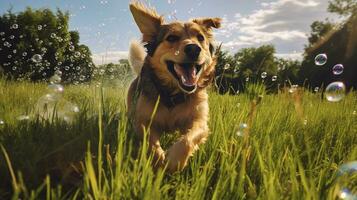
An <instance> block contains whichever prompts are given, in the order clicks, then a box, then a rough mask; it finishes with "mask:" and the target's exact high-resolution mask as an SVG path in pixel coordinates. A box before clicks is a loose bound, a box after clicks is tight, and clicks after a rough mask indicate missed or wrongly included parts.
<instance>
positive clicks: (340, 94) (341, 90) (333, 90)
mask: <svg viewBox="0 0 357 200" xmlns="http://www.w3.org/2000/svg"><path fill="white" fill-rule="evenodd" d="M345 92H346V86H345V84H344V83H343V82H339V81H337V82H332V83H330V84H329V85H328V86H327V87H326V90H325V96H326V99H327V100H328V101H330V102H338V101H341V100H342V99H343V98H344V97H345Z"/></svg>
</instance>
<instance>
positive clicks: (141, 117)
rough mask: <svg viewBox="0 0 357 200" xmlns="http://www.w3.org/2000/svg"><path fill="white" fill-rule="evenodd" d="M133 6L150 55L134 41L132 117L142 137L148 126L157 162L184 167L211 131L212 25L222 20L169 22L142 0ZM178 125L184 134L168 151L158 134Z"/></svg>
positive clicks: (174, 169) (161, 164)
mask: <svg viewBox="0 0 357 200" xmlns="http://www.w3.org/2000/svg"><path fill="white" fill-rule="evenodd" d="M130 11H131V13H132V14H133V17H134V20H135V22H136V24H137V25H138V27H139V29H140V31H141V33H142V34H143V38H142V42H143V43H144V44H145V47H146V50H147V55H145V54H146V53H145V51H144V48H143V47H142V46H141V45H140V44H138V43H132V44H131V47H130V55H129V61H130V63H131V65H132V67H133V68H134V71H135V72H136V73H137V74H138V77H137V78H136V79H135V80H134V81H133V82H132V83H131V86H130V88H129V92H128V99H127V104H128V114H129V119H130V120H131V122H132V124H133V127H134V129H135V131H136V132H137V133H138V134H139V135H140V136H141V137H142V136H143V134H144V130H145V129H147V128H148V127H149V126H150V131H149V136H148V138H149V139H148V140H149V146H150V149H151V150H152V151H153V152H154V159H155V163H156V166H163V165H165V164H167V166H168V170H169V171H170V172H174V171H177V170H181V169H183V168H184V167H185V166H186V164H187V161H188V159H189V157H190V156H191V155H192V154H193V152H194V151H195V150H196V149H198V145H199V144H200V143H202V142H204V141H205V140H206V138H207V136H208V134H209V129H208V126H207V122H208V95H207V92H206V87H207V85H208V84H209V83H210V82H211V81H212V79H213V77H214V69H215V68H214V67H215V64H216V58H215V56H214V52H213V51H214V49H213V44H212V43H213V36H212V28H219V27H220V24H221V23H220V22H221V19H219V18H200V19H193V20H191V21H189V22H185V23H181V22H173V23H168V24H167V23H165V22H164V19H163V17H162V16H159V15H158V14H157V13H156V12H155V11H154V10H151V9H148V8H145V7H144V6H143V5H142V4H141V3H133V4H130ZM158 97H159V104H158V107H157V110H156V113H155V116H154V117H153V119H151V118H152V117H151V116H152V113H153V111H154V107H155V104H156V102H157V100H158ZM176 130H178V131H180V133H181V134H182V135H183V136H182V137H181V138H180V139H179V140H178V141H177V142H176V143H175V144H173V145H172V146H171V147H170V148H169V149H168V151H167V152H166V153H165V152H164V150H163V149H162V148H161V146H160V141H159V139H160V135H161V134H162V133H164V132H172V131H176Z"/></svg>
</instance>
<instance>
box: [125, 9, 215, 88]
mask: <svg viewBox="0 0 357 200" xmlns="http://www.w3.org/2000/svg"><path fill="white" fill-rule="evenodd" d="M130 10H131V13H132V14H133V17H134V20H135V22H136V24H137V25H138V27H139V29H140V31H141V33H142V34H143V42H144V43H146V48H147V51H148V59H147V61H148V62H150V64H151V66H152V68H153V69H154V72H155V74H156V75H157V76H158V78H159V79H160V80H161V82H162V84H164V85H165V86H168V87H171V88H175V89H177V90H178V89H180V90H181V91H183V92H185V93H193V92H195V91H196V89H197V87H205V86H207V85H208V84H207V83H209V82H210V81H211V80H212V78H213V76H214V67H215V64H216V59H215V55H214V47H213V36H212V28H219V27H220V25H221V19H220V18H199V19H193V20H191V21H189V22H185V23H182V22H172V23H165V22H164V19H163V17H162V16H159V15H158V14H157V13H156V12H155V11H154V10H151V9H147V8H145V7H144V6H143V5H142V4H140V3H133V4H130Z"/></svg>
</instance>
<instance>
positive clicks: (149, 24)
mask: <svg viewBox="0 0 357 200" xmlns="http://www.w3.org/2000/svg"><path fill="white" fill-rule="evenodd" d="M129 7H130V11H131V13H132V15H133V17H134V20H135V22H136V24H137V25H138V27H139V29H140V31H141V33H142V34H143V40H144V41H147V40H150V38H151V37H153V36H155V35H156V34H157V33H158V31H159V29H160V26H161V24H163V22H164V19H163V17H162V16H160V15H158V14H157V13H156V11H155V10H152V9H149V8H146V7H145V6H144V5H143V4H142V3H139V2H135V3H131V4H130V6H129Z"/></svg>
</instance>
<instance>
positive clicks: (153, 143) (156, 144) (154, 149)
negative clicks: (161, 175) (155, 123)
mask: <svg viewBox="0 0 357 200" xmlns="http://www.w3.org/2000/svg"><path fill="white" fill-rule="evenodd" d="M144 124H148V123H137V126H136V131H137V133H138V135H139V137H140V138H143V137H144V130H145V128H144ZM148 134H149V135H148V142H149V146H148V149H149V151H150V153H153V155H154V158H153V164H154V167H155V168H159V167H162V166H164V161H165V151H164V150H163V149H162V148H161V145H160V133H159V131H157V130H156V129H155V128H153V127H151V128H150V132H149V133H148Z"/></svg>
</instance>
